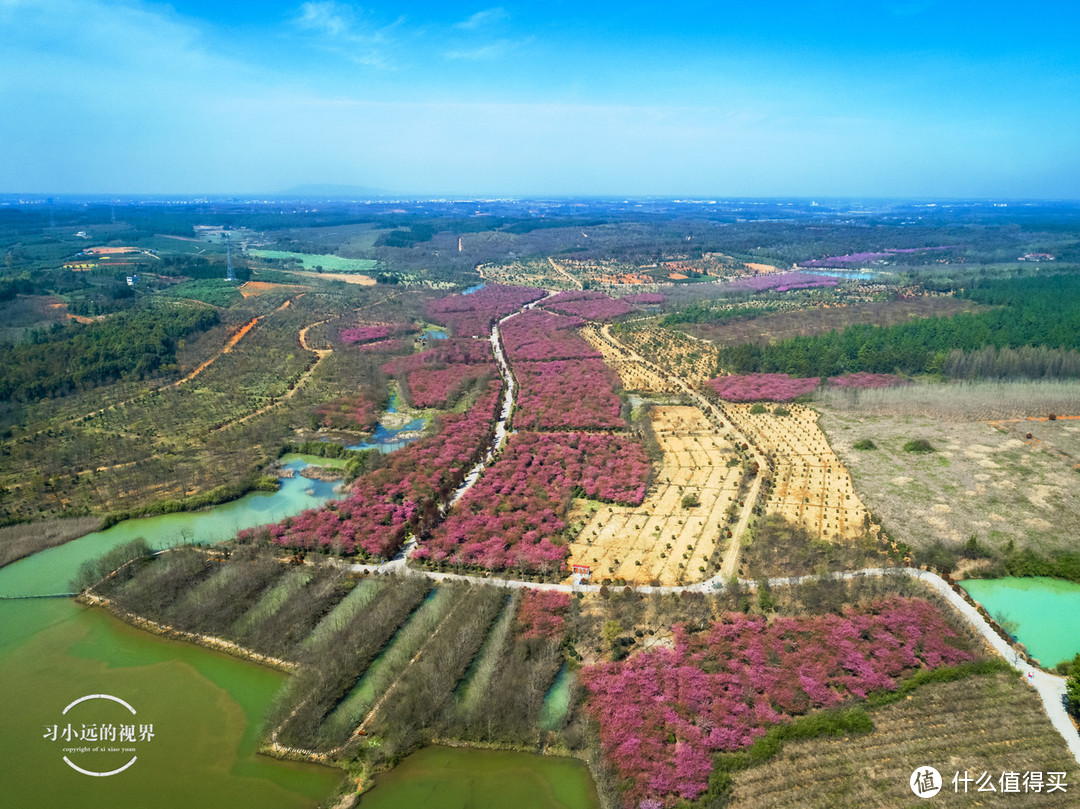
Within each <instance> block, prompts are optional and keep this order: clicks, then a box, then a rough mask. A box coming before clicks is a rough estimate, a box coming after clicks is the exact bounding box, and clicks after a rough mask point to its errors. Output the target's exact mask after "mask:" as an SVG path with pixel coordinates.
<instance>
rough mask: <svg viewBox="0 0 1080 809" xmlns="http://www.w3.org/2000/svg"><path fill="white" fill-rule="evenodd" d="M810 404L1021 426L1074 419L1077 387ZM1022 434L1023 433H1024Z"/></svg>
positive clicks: (830, 392) (1006, 386) (1049, 384)
mask: <svg viewBox="0 0 1080 809" xmlns="http://www.w3.org/2000/svg"><path fill="white" fill-rule="evenodd" d="M814 401H816V402H818V403H820V404H822V405H824V406H825V407H826V408H827V409H830V410H839V411H845V412H850V413H852V414H854V415H857V416H915V417H923V418H928V419H933V420H935V421H958V422H964V421H969V422H970V421H1016V422H1018V421H1023V420H1028V419H1034V420H1036V421H1037V420H1045V419H1047V417H1048V416H1049V415H1050V414H1051V413H1053V414H1054V415H1055V416H1058V417H1063V416H1080V381H1077V380H1061V381H1046V382H1044V381H1031V382H996V381H979V382H951V383H949V384H945V385H930V384H927V385H903V386H901V387H896V388H878V389H874V390H858V389H854V388H846V389H845V388H823V389H820V390H818V391H817V392H816V393H815V394H814ZM1023 432H1029V430H1024V431H1023Z"/></svg>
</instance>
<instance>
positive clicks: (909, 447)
mask: <svg viewBox="0 0 1080 809" xmlns="http://www.w3.org/2000/svg"><path fill="white" fill-rule="evenodd" d="M933 451H934V448H933V446H931V444H930V442H929V441H927V440H926V439H925V438H915V439H912V440H911V441H908V442H907V443H906V444H904V452H933Z"/></svg>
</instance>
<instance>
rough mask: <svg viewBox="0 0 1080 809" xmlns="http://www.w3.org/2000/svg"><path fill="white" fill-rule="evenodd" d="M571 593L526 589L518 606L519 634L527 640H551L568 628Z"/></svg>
mask: <svg viewBox="0 0 1080 809" xmlns="http://www.w3.org/2000/svg"><path fill="white" fill-rule="evenodd" d="M568 609H570V594H569V593H560V592H556V591H553V590H525V592H524V593H522V595H521V606H520V607H518V614H517V623H518V634H519V635H520V636H521V637H522V638H524V639H525V640H532V639H533V638H540V639H543V640H550V639H552V638H558V637H560V636H561V635H562V634H563V632H564V631H565V629H566V612H567V610H568Z"/></svg>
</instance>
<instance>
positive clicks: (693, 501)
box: [682, 492, 701, 508]
mask: <svg viewBox="0 0 1080 809" xmlns="http://www.w3.org/2000/svg"><path fill="white" fill-rule="evenodd" d="M700 505H701V500H700V499H698V496H697V492H690V494H684V495H683V499H682V507H683V508H696V507H697V506H700Z"/></svg>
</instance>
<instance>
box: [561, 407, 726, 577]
mask: <svg viewBox="0 0 1080 809" xmlns="http://www.w3.org/2000/svg"><path fill="white" fill-rule="evenodd" d="M651 416H652V426H653V431H654V432H655V433H656V437H657V440H658V441H659V443H660V446H661V448H662V449H663V452H664V457H663V461H662V464H661V467H660V470H659V473H658V474H657V476H656V481H655V482H654V483H653V485H652V487H651V488H650V489H649V492H648V493H647V494H646V496H645V500H644V502H643V503H642V504H641V505H640V506H638V507H636V508H633V507H627V506H615V505H603V504H598V503H596V502H590V501H583V500H579V501H578V502H577V503H576V504H575V506H574V508H573V509H572V510H571V512H570V515H569V521H570V522H571V523H578V524H580V523H581V522H584V523H585V525H584V528H582V530H581V532H580V533H579V534H578V536H577V539H576V540H575V541H574V542H572V543H571V544H570V560H569V564H571V565H588V566H590V567H591V568H592V570H593V578H594V579H595V580H597V581H599V580H603V579H606V578H611V579H625V580H626V582H627V583H629V584H648V583H650V582H652V581H659V582H660V584H663V585H673V584H685V583H687V582H692V581H697V580H700V579H704V578H706V577H707V575H711V570H712V569H713V568H714V567H715V565H716V560H715V559H714V557H715V555H716V554H717V552H718V551H719V549H720V546H721V540H720V533H721V531H722V530H724V531H725V532H726V529H725V528H724V526H726V525H728V524H729V523H730V522H731V514H730V513H729V510H730V509H731V507H732V506H733V505H735V504H736V497H737V495H738V493H739V487H740V483H741V481H742V478H743V471H742V469H741V468H740V467H739V466H733V467H729V466H728V461H730V460H731V459H733V458H735V457H736V451H735V446H734V445H733V444H732V443H731V442H730V441H728V440H727V439H725V438H724V437H723V436H721V435H718V434H717V432H716V430H715V429H714V428H713V427H712V425H711V424H710V423H709V421H708V420H707V419H706V418H705V415H704V414H703V413H702V412H701V411H700V410H699V409H698V408H696V407H654V408H653V409H652V413H651ZM687 495H696V497H697V499H698V500H699V502H700V505H697V506H693V507H689V508H684V507H683V505H682V500H683V497H684V496H687Z"/></svg>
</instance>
